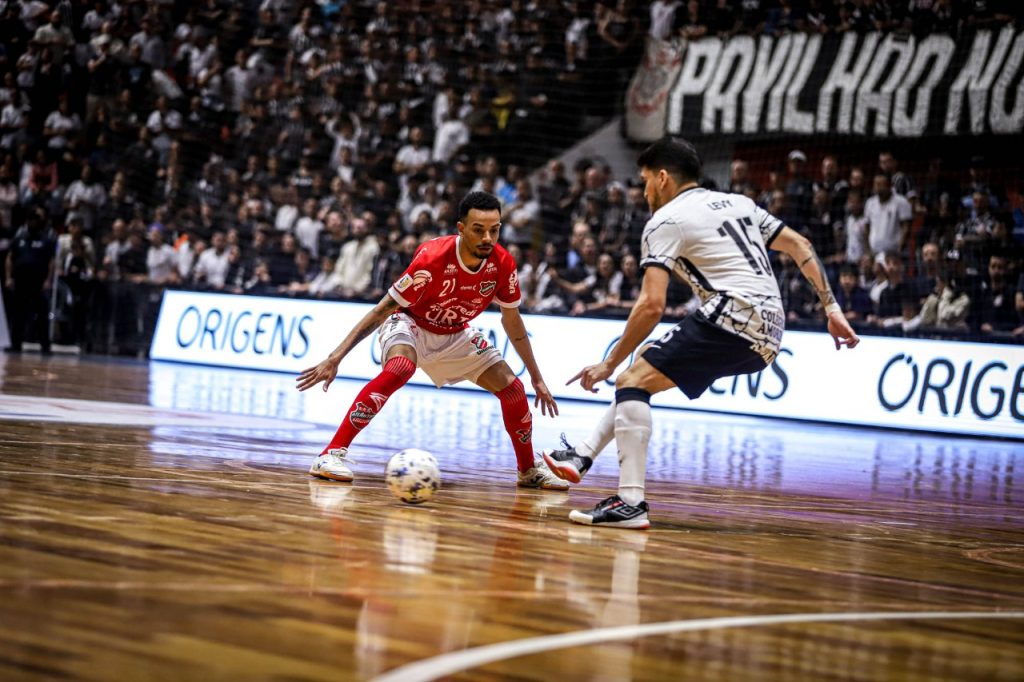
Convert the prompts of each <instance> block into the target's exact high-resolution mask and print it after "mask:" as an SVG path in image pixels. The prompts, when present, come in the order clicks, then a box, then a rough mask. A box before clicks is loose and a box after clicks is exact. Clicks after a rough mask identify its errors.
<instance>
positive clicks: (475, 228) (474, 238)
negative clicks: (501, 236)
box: [459, 208, 501, 258]
mask: <svg viewBox="0 0 1024 682" xmlns="http://www.w3.org/2000/svg"><path fill="white" fill-rule="evenodd" d="M499 232H501V211H498V210H492V211H484V210H481V209H478V208H471V209H470V210H469V212H468V213H467V214H466V217H465V219H464V220H463V221H462V222H460V223H459V234H460V235H462V239H463V243H464V244H465V248H466V250H467V251H469V253H470V254H471V255H472V256H473V257H474V258H487V256H489V255H491V251H493V250H494V245H495V244H497V243H498V233H499Z"/></svg>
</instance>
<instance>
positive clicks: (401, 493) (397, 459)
mask: <svg viewBox="0 0 1024 682" xmlns="http://www.w3.org/2000/svg"><path fill="white" fill-rule="evenodd" d="M384 480H385V481H387V484H388V490H390V491H391V494H393V495H394V496H395V497H397V498H398V499H400V500H401V501H402V502H407V503H409V504H422V503H423V502H426V501H427V500H429V499H430V498H431V497H433V496H434V493H435V492H437V489H438V488H440V487H441V470H440V469H439V468H438V466H437V460H436V459H434V456H433V455H432V454H430V453H429V452H427V451H426V450H418V449H416V448H407V449H405V450H402V451H401V452H398V453H395V455H394V456H392V457H391V459H390V460H388V465H387V467H385V468H384Z"/></svg>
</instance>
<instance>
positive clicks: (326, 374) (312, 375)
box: [295, 358, 338, 392]
mask: <svg viewBox="0 0 1024 682" xmlns="http://www.w3.org/2000/svg"><path fill="white" fill-rule="evenodd" d="M336 376H338V363H336V362H334V361H333V360H331V359H330V358H327V359H326V360H324V361H323V362H321V363H320V364H319V365H317V366H316V367H310V368H308V369H304V370H302V373H301V374H300V375H299V376H297V377H295V388H297V389H299V390H300V391H305V390H306V389H307V388H313V387H314V386H316V385H317V384H319V383H320V382H321V381H322V382H324V391H325V392H326V391H327V388H328V386H330V385H331V382H332V381H334V377H336Z"/></svg>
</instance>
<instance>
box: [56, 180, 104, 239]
mask: <svg viewBox="0 0 1024 682" xmlns="http://www.w3.org/2000/svg"><path fill="white" fill-rule="evenodd" d="M106 200H107V191H106V190H105V189H104V188H103V185H102V184H101V183H100V182H99V181H98V180H97V179H96V178H95V176H94V173H93V169H92V166H82V173H81V175H80V176H79V178H78V179H77V180H75V181H74V182H72V183H71V184H70V185H69V186H68V188H67V191H65V192H64V208H65V209H67V210H68V211H73V212H74V213H75V214H77V215H79V216H81V218H82V228H83V229H84V230H85V232H86V233H87V234H92V233H93V230H94V229H95V228H96V215H97V213H98V212H99V210H100V209H101V208H102V207H103V204H104V203H105V202H106Z"/></svg>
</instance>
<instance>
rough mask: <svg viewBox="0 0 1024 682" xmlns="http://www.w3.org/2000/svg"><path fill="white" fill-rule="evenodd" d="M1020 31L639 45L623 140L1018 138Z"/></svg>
mask: <svg viewBox="0 0 1024 682" xmlns="http://www.w3.org/2000/svg"><path fill="white" fill-rule="evenodd" d="M1022 75H1024V32H1017V31H1015V30H1014V28H1013V27H1006V28H1004V29H1002V30H1000V31H987V30H985V31H978V32H977V33H975V34H974V35H973V36H971V37H969V38H967V39H963V40H960V41H956V40H954V39H953V38H952V37H950V36H948V35H942V34H935V35H930V36H928V37H926V38H923V39H917V38H915V37H914V36H905V35H897V34H891V33H890V34H885V33H868V34H864V35H858V34H855V33H846V34H842V35H826V36H822V35H808V34H804V33H792V34H788V35H784V36H781V37H778V38H775V37H771V36H759V37H756V38H755V37H752V36H736V37H733V38H730V39H727V40H721V39H718V38H707V39H703V40H699V41H695V42H689V43H672V44H670V43H665V42H662V41H658V40H654V39H648V45H647V52H646V56H645V59H644V61H643V63H642V65H641V66H640V68H639V69H638V70H637V73H636V74H635V75H634V78H633V81H632V83H631V84H630V89H629V92H628V94H627V116H626V119H627V120H626V124H627V133H628V135H629V137H630V139H632V140H634V141H637V142H647V141H651V140H654V139H657V138H658V137H660V136H661V135H662V134H664V133H666V132H667V133H671V134H676V135H683V136H686V137H693V138H698V137H702V136H710V135H715V136H721V135H733V136H738V137H740V136H744V137H766V136H776V135H812V134H832V135H855V136H864V137H879V138H882V137H909V138H913V137H923V136H927V135H945V136H951V135H985V134H997V135H1018V134H1020V133H1021V132H1022V130H1024V80H1022Z"/></svg>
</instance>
